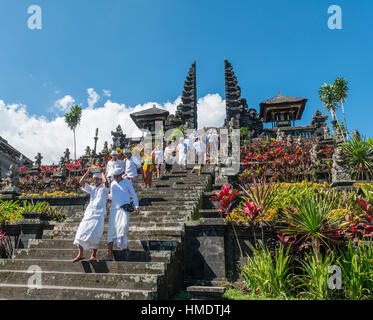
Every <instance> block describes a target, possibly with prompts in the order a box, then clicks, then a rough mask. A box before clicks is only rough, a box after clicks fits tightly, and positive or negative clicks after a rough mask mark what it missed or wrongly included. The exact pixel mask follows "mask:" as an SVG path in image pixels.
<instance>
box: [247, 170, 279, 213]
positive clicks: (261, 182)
mask: <svg viewBox="0 0 373 320" xmlns="http://www.w3.org/2000/svg"><path fill="white" fill-rule="evenodd" d="M251 181H252V186H249V185H245V187H243V186H242V185H240V188H241V189H242V191H243V192H244V195H243V198H244V200H246V201H248V202H252V203H253V204H254V205H255V207H256V208H258V210H259V212H260V213H261V214H264V213H265V212H266V211H267V210H268V209H269V208H270V207H271V205H272V203H273V202H274V200H275V197H276V189H277V187H278V186H277V185H276V184H274V183H273V178H271V179H270V181H269V183H268V184H266V176H265V174H263V175H262V176H261V177H260V178H259V179H256V178H255V176H254V174H251Z"/></svg>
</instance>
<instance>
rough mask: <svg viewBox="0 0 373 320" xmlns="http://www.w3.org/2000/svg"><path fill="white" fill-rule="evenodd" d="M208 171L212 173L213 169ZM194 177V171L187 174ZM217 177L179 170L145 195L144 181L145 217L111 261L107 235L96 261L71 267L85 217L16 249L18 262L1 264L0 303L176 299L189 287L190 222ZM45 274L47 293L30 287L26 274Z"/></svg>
mask: <svg viewBox="0 0 373 320" xmlns="http://www.w3.org/2000/svg"><path fill="white" fill-rule="evenodd" d="M207 171H209V170H208V169H207ZM188 172H190V170H188ZM210 185H211V174H210V173H209V172H204V173H203V174H202V175H201V176H197V175H196V174H189V173H188V174H187V171H186V170H181V169H180V168H178V167H177V168H175V169H174V171H173V172H172V175H170V176H167V177H164V178H161V179H153V186H152V188H150V189H144V188H143V187H142V184H141V181H139V187H138V190H137V191H138V197H139V200H140V210H141V211H140V214H139V215H136V214H135V213H131V214H130V227H129V243H128V247H129V249H130V250H129V251H121V250H115V251H114V256H115V261H112V262H111V261H110V262H108V261H100V258H103V257H104V256H105V255H106V234H107V225H105V230H104V234H103V237H102V240H101V243H100V245H99V251H98V261H95V262H90V261H88V257H89V254H90V252H85V257H86V258H87V259H86V260H83V261H80V262H76V263H72V262H71V260H72V259H73V257H75V256H76V253H77V250H76V248H74V247H73V239H74V236H75V233H76V230H77V228H78V225H79V222H80V220H81V218H82V215H83V212H81V213H79V214H75V215H74V216H71V217H69V218H68V220H67V221H66V222H64V223H56V224H55V226H54V229H53V230H47V231H44V234H43V237H42V239H34V240H30V241H29V246H28V248H27V249H17V250H16V254H15V257H14V259H10V260H0V299H136V300H142V299H170V298H172V297H173V295H174V294H175V293H176V292H177V291H178V290H181V289H182V287H183V248H182V243H183V241H182V240H183V234H184V223H185V221H187V220H188V219H189V218H190V217H192V216H193V215H194V214H196V212H197V211H198V209H199V208H200V205H201V202H202V199H203V193H204V191H206V190H207V189H208V188H209V187H210ZM29 268H30V269H32V270H39V269H38V268H40V273H39V275H40V276H41V285H42V286H41V288H30V286H29V285H28V283H29V281H30V280H29V279H30V277H31V276H35V273H34V274H33V273H29V272H28V270H30V269H29Z"/></svg>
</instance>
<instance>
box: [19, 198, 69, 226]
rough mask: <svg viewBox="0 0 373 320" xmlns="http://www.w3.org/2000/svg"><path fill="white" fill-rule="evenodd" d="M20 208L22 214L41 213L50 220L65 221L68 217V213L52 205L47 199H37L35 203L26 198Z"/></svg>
mask: <svg viewBox="0 0 373 320" xmlns="http://www.w3.org/2000/svg"><path fill="white" fill-rule="evenodd" d="M19 210H20V213H21V214H25V213H39V214H40V215H41V216H44V217H45V218H46V219H48V220H55V221H64V220H65V219H66V215H65V214H64V213H63V212H61V211H60V210H57V209H55V208H53V207H51V206H50V205H49V203H48V202H46V201H37V202H36V203H34V202H33V201H30V202H28V201H26V200H24V201H23V203H22V206H21V207H20V208H19Z"/></svg>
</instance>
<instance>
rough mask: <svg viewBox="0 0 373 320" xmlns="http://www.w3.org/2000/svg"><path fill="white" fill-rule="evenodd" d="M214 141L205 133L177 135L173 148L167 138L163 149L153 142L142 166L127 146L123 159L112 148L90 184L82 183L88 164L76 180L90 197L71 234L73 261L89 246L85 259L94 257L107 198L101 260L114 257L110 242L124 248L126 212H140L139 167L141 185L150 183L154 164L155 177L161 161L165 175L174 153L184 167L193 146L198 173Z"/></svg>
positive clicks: (126, 233) (127, 225)
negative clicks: (74, 250)
mask: <svg viewBox="0 0 373 320" xmlns="http://www.w3.org/2000/svg"><path fill="white" fill-rule="evenodd" d="M217 141H218V139H217V137H216V135H214V134H213V133H212V134H210V135H209V136H202V137H201V136H199V137H193V136H189V137H188V138H186V139H183V138H181V139H180V140H179V144H178V145H177V146H176V148H175V147H173V145H172V143H171V141H169V142H168V144H167V146H166V148H165V150H164V151H163V150H162V149H161V148H160V147H159V146H157V147H155V148H154V150H153V151H152V153H151V155H149V156H148V157H146V156H144V164H143V166H142V164H141V162H140V161H139V160H138V159H137V158H136V157H134V156H133V155H132V152H131V149H125V150H124V160H121V159H119V154H118V152H117V151H116V150H114V151H112V153H111V159H110V160H109V161H108V162H107V164H106V170H105V172H104V171H103V170H101V171H100V173H98V172H93V176H92V178H93V179H92V180H93V186H92V185H89V184H88V183H86V180H87V177H88V175H89V174H90V173H91V168H89V169H88V170H87V171H86V173H85V174H84V175H83V177H82V178H81V179H80V181H79V184H80V186H81V187H82V190H83V191H85V192H87V193H89V194H90V201H89V204H88V206H87V208H86V210H85V212H84V216H83V219H82V221H81V222H80V224H79V227H78V230H77V233H76V235H75V240H74V245H76V246H78V250H79V252H78V255H77V256H76V257H75V258H74V259H73V262H77V261H80V260H82V259H84V255H83V254H84V250H89V249H91V250H92V253H91V257H90V258H89V260H90V261H95V260H97V249H98V246H99V242H100V239H101V237H102V234H103V231H104V224H105V217H106V213H107V203H108V201H110V202H111V204H110V215H109V222H108V231H107V244H108V246H107V248H108V252H107V256H106V257H105V258H104V260H106V261H113V260H114V255H113V245H114V244H115V245H116V246H117V247H118V248H120V249H123V250H128V248H127V244H128V229H129V212H136V213H137V214H139V212H140V210H139V201H138V198H137V194H136V189H137V177H138V173H139V171H140V170H141V167H142V171H143V178H144V179H143V180H144V187H145V188H146V187H151V177H152V172H153V169H154V167H155V171H156V177H157V178H159V177H160V165H161V163H162V162H163V161H165V171H164V175H167V174H168V173H170V172H171V170H172V163H173V161H170V160H171V159H172V158H173V157H174V156H173V154H176V153H177V154H178V164H179V165H180V166H181V167H182V168H185V167H186V164H187V163H189V161H188V159H189V156H190V152H191V151H192V150H195V151H196V153H197V157H198V164H197V165H196V166H195V167H194V168H193V170H192V172H193V171H194V170H197V171H198V174H200V173H201V167H202V165H203V163H204V161H206V157H209V153H211V154H212V153H213V151H214V149H216V150H217V143H216V142H217ZM206 147H207V148H206ZM206 150H207V152H206ZM216 150H215V151H216Z"/></svg>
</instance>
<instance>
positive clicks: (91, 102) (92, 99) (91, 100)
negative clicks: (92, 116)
mask: <svg viewBox="0 0 373 320" xmlns="http://www.w3.org/2000/svg"><path fill="white" fill-rule="evenodd" d="M87 93H88V108H93V107H94V106H95V104H96V103H97V102H98V100H100V96H99V94H98V93H97V92H96V91H95V90H94V89H93V88H89V89H87Z"/></svg>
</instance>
